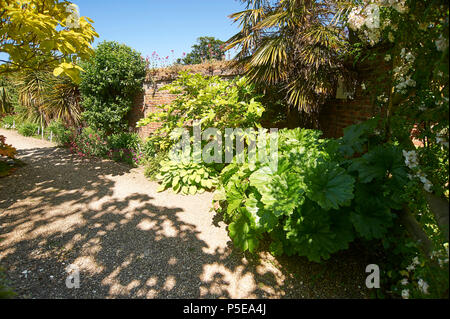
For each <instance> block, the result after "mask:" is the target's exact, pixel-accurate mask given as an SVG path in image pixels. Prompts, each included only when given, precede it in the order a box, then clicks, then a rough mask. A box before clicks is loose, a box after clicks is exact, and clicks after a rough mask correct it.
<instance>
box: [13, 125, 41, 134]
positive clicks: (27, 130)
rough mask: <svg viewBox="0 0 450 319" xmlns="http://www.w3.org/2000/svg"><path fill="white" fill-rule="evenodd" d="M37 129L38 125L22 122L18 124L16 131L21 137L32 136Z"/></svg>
mask: <svg viewBox="0 0 450 319" xmlns="http://www.w3.org/2000/svg"><path fill="white" fill-rule="evenodd" d="M38 129H39V124H36V123H31V122H24V123H22V124H20V126H19V128H18V131H19V133H20V134H22V135H23V136H33V135H36V134H37V131H38Z"/></svg>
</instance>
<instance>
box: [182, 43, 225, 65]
mask: <svg viewBox="0 0 450 319" xmlns="http://www.w3.org/2000/svg"><path fill="white" fill-rule="evenodd" d="M224 47H225V45H224V42H223V41H221V40H219V39H216V38H214V37H200V38H198V39H197V44H194V45H193V46H192V51H191V52H190V53H188V54H187V55H186V56H185V57H184V58H183V59H178V61H177V62H178V63H182V64H185V65H189V64H200V63H202V62H203V61H205V60H213V59H214V60H222V58H223V57H224V56H225V53H224V50H223V48H224Z"/></svg>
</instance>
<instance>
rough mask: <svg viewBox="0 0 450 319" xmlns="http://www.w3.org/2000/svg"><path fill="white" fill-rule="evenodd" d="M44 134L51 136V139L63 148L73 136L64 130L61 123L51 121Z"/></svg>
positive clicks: (70, 132)
mask: <svg viewBox="0 0 450 319" xmlns="http://www.w3.org/2000/svg"><path fill="white" fill-rule="evenodd" d="M46 133H47V135H48V134H50V133H51V134H52V139H53V140H54V141H56V143H58V145H61V146H64V145H68V144H70V141H71V139H72V136H73V132H72V130H70V129H68V128H66V127H65V126H64V124H63V123H62V122H61V121H52V122H50V124H49V125H48V126H47V128H46Z"/></svg>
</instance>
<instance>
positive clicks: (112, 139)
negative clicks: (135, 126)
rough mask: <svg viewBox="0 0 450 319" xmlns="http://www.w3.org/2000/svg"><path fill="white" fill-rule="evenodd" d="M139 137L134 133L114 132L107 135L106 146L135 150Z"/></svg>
mask: <svg viewBox="0 0 450 319" xmlns="http://www.w3.org/2000/svg"><path fill="white" fill-rule="evenodd" d="M139 142H140V139H139V136H138V135H137V134H136V133H126V132H121V133H116V134H111V135H110V136H108V147H109V148H110V149H112V150H114V149H133V150H137V149H138V145H139Z"/></svg>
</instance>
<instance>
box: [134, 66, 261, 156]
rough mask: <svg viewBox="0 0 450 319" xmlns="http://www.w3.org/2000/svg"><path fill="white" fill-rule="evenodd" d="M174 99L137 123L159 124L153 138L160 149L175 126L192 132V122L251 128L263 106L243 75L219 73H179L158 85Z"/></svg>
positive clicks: (141, 124) (222, 127)
mask: <svg viewBox="0 0 450 319" xmlns="http://www.w3.org/2000/svg"><path fill="white" fill-rule="evenodd" d="M161 90H167V91H168V92H169V93H171V94H177V95H178V96H177V98H176V99H175V100H174V101H173V102H172V103H171V104H170V105H160V106H159V108H160V109H161V111H160V112H155V113H151V114H150V115H149V116H148V117H146V118H144V119H142V120H140V121H139V122H138V126H145V125H147V124H149V123H151V122H159V123H161V127H160V128H158V129H157V130H156V131H155V133H154V135H153V139H159V144H160V146H161V147H162V148H163V149H166V148H168V147H169V146H170V145H171V144H172V141H171V134H172V133H173V132H174V131H175V130H176V129H178V128H186V129H189V130H190V131H191V132H192V127H193V125H194V123H195V122H197V123H200V124H201V126H202V127H203V128H217V129H220V130H224V129H225V128H228V127H230V128H236V127H241V128H253V127H258V126H259V119H260V117H261V115H262V113H263V112H264V106H263V105H262V104H261V103H260V102H259V101H258V98H259V97H258V96H257V95H256V94H255V93H254V88H253V86H252V85H251V84H249V83H248V81H247V79H246V78H243V77H241V78H236V79H234V80H232V81H228V80H224V79H221V78H219V77H218V76H213V77H206V76H202V75H201V74H191V73H188V72H181V73H180V75H179V77H178V78H177V79H176V80H175V81H173V82H172V83H171V84H169V85H166V86H165V87H163V88H161Z"/></svg>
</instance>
